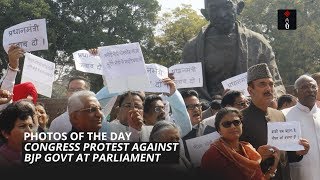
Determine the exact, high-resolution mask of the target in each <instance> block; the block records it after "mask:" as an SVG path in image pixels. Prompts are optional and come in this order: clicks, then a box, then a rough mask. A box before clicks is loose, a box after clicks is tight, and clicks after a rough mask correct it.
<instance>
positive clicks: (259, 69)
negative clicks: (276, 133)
mask: <svg viewBox="0 0 320 180" xmlns="http://www.w3.org/2000/svg"><path fill="white" fill-rule="evenodd" d="M247 78H248V79H247V82H248V92H249V94H250V96H251V103H250V106H249V107H248V108H246V109H244V110H242V113H243V134H242V136H241V138H240V140H242V141H246V142H249V143H250V144H252V146H253V147H254V148H256V149H257V151H258V152H259V153H260V155H261V156H262V158H263V159H267V160H266V161H265V162H263V163H262V165H261V168H262V171H263V172H266V171H268V168H269V166H270V164H273V161H274V159H273V158H274V157H273V156H272V154H273V152H272V150H270V148H271V147H270V146H269V145H267V140H268V136H267V134H268V131H267V123H268V122H284V121H285V116H284V115H283V113H282V112H281V111H279V110H276V109H273V108H270V107H269V105H270V103H271V101H273V99H274V81H273V79H272V75H271V73H270V70H269V68H268V66H267V64H265V63H261V64H257V65H254V66H251V67H250V68H249V69H248V76H247ZM301 159H302V157H301V156H298V155H296V154H295V152H291V153H286V152H284V151H282V152H281V156H280V163H279V164H281V166H280V165H279V166H278V170H277V172H276V174H275V177H274V179H283V180H288V179H291V178H290V171H289V162H296V161H300V160H301Z"/></svg>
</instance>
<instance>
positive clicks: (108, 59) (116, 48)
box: [98, 43, 150, 93]
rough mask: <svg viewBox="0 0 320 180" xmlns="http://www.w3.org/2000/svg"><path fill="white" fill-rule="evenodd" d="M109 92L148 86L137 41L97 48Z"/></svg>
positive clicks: (138, 89) (134, 89)
mask: <svg viewBox="0 0 320 180" xmlns="http://www.w3.org/2000/svg"><path fill="white" fill-rule="evenodd" d="M98 51H99V55H100V58H101V62H102V70H103V71H102V72H103V75H104V76H105V79H106V81H107V84H108V90H109V92H110V93H120V92H124V91H128V90H131V91H143V90H145V89H147V88H149V87H150V82H149V78H148V75H147V72H146V68H145V62H144V58H143V54H142V51H141V48H140V45H139V43H129V44H120V45H113V46H103V47H99V48H98Z"/></svg>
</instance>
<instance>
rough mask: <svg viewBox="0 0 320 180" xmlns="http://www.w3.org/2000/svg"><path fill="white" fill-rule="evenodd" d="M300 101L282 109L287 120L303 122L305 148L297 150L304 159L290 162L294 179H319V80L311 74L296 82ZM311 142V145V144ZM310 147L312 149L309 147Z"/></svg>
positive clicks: (295, 85)
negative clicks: (317, 102)
mask: <svg viewBox="0 0 320 180" xmlns="http://www.w3.org/2000/svg"><path fill="white" fill-rule="evenodd" d="M294 88H295V92H296V94H297V97H298V100H299V101H298V102H297V104H296V105H295V106H293V107H291V108H287V109H284V110H282V112H283V113H284V114H285V116H286V119H287V121H289V122H290V121H298V122H300V124H301V137H302V138H305V139H307V140H308V141H307V140H305V139H302V141H303V143H304V144H306V145H304V148H305V150H302V151H297V152H296V154H297V155H304V156H303V159H302V160H301V161H299V162H296V163H291V164H290V174H291V177H292V179H293V180H318V179H319V178H320V171H319V169H320V138H319V137H320V109H319V108H318V107H317V104H316V101H317V92H318V85H317V82H316V81H315V80H314V79H313V78H312V77H310V76H307V75H302V76H300V77H299V78H298V79H297V80H296V82H295V83H294ZM309 144H310V145H309ZM309 148H310V149H309Z"/></svg>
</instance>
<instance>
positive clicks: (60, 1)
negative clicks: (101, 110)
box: [0, 0, 160, 92]
mask: <svg viewBox="0 0 320 180" xmlns="http://www.w3.org/2000/svg"><path fill="white" fill-rule="evenodd" d="M159 10H160V7H159V5H158V2H157V0H94V1H93V0H92V1H90V0H76V1H74V0H0V22H1V24H0V29H1V31H2V32H3V31H4V30H5V29H6V28H8V27H10V26H13V25H15V24H18V23H21V22H24V21H27V20H31V19H37V18H46V20H47V32H48V42H49V50H48V51H37V52H32V53H33V54H35V55H37V56H41V57H43V58H45V59H47V60H49V61H52V62H55V64H56V67H58V68H57V69H56V73H61V74H57V77H59V78H60V79H59V80H61V79H64V78H68V77H69V76H72V75H76V74H81V75H83V76H87V77H88V78H89V79H90V81H91V82H93V83H92V84H93V86H92V87H93V89H92V90H93V91H95V92H96V91H98V90H100V89H101V88H102V86H103V84H102V78H101V76H100V75H94V74H88V73H81V72H77V71H75V70H73V71H72V68H70V67H74V62H73V60H72V53H73V52H75V51H78V50H81V49H90V48H96V47H98V46H101V42H103V44H104V45H105V46H107V45H114V44H122V43H129V42H139V43H140V44H141V46H142V49H143V51H146V49H148V47H150V46H152V45H153V30H154V27H155V26H156V17H157V13H158V11H159ZM1 37H2V34H1ZM1 43H2V41H1ZM1 46H2V44H1ZM0 58H1V59H2V60H3V61H2V62H4V63H3V64H2V66H1V67H2V68H6V61H5V59H7V55H6V53H5V52H4V50H1V52H0ZM18 82H19V81H18Z"/></svg>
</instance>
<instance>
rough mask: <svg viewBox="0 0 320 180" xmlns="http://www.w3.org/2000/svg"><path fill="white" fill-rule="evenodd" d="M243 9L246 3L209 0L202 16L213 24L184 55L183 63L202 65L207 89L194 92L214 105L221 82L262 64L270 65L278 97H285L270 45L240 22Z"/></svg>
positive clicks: (232, 0) (187, 48)
mask: <svg viewBox="0 0 320 180" xmlns="http://www.w3.org/2000/svg"><path fill="white" fill-rule="evenodd" d="M243 8H244V2H243V1H242V0H205V9H201V12H202V14H203V16H204V17H205V18H206V19H207V20H208V21H209V22H210V23H209V24H208V25H207V26H205V27H203V28H202V31H201V32H200V33H199V34H198V35H197V36H196V37H194V38H192V39H191V40H189V42H188V43H187V44H186V45H185V47H184V49H183V54H182V63H193V62H202V68H203V80H204V83H203V87H201V88H194V89H195V90H197V91H198V93H199V95H200V97H201V98H202V99H206V100H209V101H211V100H212V97H213V96H214V95H222V94H223V91H224V89H223V86H222V84H221V81H223V80H226V79H228V78H231V77H233V76H236V75H238V74H241V73H244V72H246V71H247V69H248V68H249V67H250V66H252V65H255V64H259V63H267V65H268V67H269V69H270V71H271V74H272V76H273V80H274V82H275V90H276V92H277V95H282V94H284V93H285V88H284V86H283V83H282V79H281V76H280V74H279V71H278V68H277V64H276V60H275V55H274V52H273V50H272V48H271V46H270V44H269V43H268V41H267V40H266V39H265V38H264V37H263V35H261V34H259V33H256V32H253V31H251V30H249V29H247V28H245V27H244V26H243V25H242V24H241V23H240V22H239V21H237V19H236V17H237V15H239V14H240V13H241V11H242V10H243Z"/></svg>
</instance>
